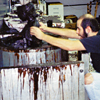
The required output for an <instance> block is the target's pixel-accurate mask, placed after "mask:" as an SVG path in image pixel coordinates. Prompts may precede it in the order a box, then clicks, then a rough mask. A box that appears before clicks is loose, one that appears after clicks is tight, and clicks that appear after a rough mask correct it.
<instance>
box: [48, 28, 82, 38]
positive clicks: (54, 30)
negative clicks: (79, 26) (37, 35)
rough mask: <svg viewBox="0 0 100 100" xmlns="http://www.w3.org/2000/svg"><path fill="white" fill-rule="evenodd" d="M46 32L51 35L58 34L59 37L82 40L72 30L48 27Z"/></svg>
mask: <svg viewBox="0 0 100 100" xmlns="http://www.w3.org/2000/svg"><path fill="white" fill-rule="evenodd" d="M46 31H47V32H49V33H53V34H57V35H60V36H64V37H68V38H76V39H80V36H78V34H76V30H72V29H67V28H50V27H47V28H46Z"/></svg>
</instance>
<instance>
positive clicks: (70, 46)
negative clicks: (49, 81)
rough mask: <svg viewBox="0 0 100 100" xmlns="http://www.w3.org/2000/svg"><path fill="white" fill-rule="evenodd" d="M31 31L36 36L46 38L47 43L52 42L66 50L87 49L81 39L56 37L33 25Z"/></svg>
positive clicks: (41, 38)
mask: <svg viewBox="0 0 100 100" xmlns="http://www.w3.org/2000/svg"><path fill="white" fill-rule="evenodd" d="M30 33H31V35H34V36H36V37H37V38H38V39H40V40H44V41H46V42H47V43H50V44H52V45H54V46H57V47H59V48H62V49H64V50H68V51H74V50H85V47H84V46H83V44H82V43H81V42H80V41H79V40H68V39H62V38H56V37H53V36H50V35H47V34H44V33H43V32H42V31H41V30H40V29H39V28H37V27H31V28H30Z"/></svg>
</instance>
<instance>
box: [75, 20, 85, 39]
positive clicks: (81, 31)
mask: <svg viewBox="0 0 100 100" xmlns="http://www.w3.org/2000/svg"><path fill="white" fill-rule="evenodd" d="M81 22H82V19H79V20H78V21H77V34H78V35H79V36H81V38H85V37H86V36H85V32H84V30H83V28H82V26H81Z"/></svg>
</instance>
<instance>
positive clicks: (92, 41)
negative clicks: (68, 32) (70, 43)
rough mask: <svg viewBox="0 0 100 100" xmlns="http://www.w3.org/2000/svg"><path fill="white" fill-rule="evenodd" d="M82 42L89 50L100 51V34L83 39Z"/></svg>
mask: <svg viewBox="0 0 100 100" xmlns="http://www.w3.org/2000/svg"><path fill="white" fill-rule="evenodd" d="M80 42H81V43H82V44H83V45H84V47H85V48H86V51H87V52H91V53H100V35H96V36H91V37H87V38H84V39H81V40H80Z"/></svg>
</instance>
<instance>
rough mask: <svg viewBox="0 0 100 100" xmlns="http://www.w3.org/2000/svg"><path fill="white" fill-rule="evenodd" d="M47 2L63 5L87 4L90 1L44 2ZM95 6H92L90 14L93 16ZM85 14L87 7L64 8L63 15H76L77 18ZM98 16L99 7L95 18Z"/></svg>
mask: <svg viewBox="0 0 100 100" xmlns="http://www.w3.org/2000/svg"><path fill="white" fill-rule="evenodd" d="M46 1H47V2H61V3H62V4H63V5H74V4H87V3H90V1H92V0H46ZM94 12H95V5H92V11H91V14H92V15H94ZM86 13H87V5H81V6H64V15H76V16H77V17H79V16H81V15H83V14H86ZM99 15H100V5H99V6H98V10H97V17H98V16H99Z"/></svg>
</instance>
